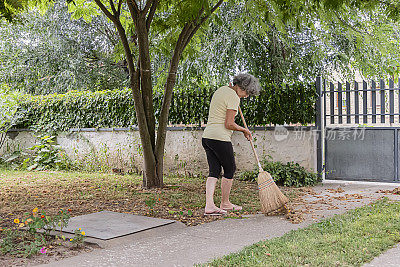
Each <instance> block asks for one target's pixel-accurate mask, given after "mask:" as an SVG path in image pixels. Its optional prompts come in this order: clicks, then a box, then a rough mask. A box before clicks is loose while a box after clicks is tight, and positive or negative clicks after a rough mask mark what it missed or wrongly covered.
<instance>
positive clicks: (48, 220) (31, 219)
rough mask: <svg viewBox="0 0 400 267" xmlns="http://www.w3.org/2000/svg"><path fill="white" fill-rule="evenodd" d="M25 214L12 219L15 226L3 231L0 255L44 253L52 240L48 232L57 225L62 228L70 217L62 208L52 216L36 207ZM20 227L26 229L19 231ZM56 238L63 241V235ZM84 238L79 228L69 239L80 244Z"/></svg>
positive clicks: (23, 255) (25, 255)
mask: <svg viewBox="0 0 400 267" xmlns="http://www.w3.org/2000/svg"><path fill="white" fill-rule="evenodd" d="M25 215H26V218H24V219H21V220H20V219H14V223H15V227H13V228H10V229H5V230H4V231H3V233H2V238H1V240H0V255H6V254H9V255H15V256H19V257H21V256H22V257H31V256H33V255H36V254H38V253H39V252H40V253H46V252H47V248H48V247H49V246H50V245H51V244H52V242H53V241H54V239H53V238H52V237H51V236H50V232H51V231H53V230H55V229H56V228H57V227H59V228H60V229H61V230H62V229H63V228H65V227H66V226H67V225H68V221H69V219H70V218H71V215H70V213H69V212H68V211H64V210H62V209H61V210H59V211H58V213H57V214H56V215H54V216H49V215H46V213H45V212H43V211H39V210H38V209H37V208H35V209H34V210H33V211H32V213H31V214H29V213H26V214H25ZM22 227H26V231H21V229H20V228H22ZM42 232H43V233H42ZM56 239H57V240H64V241H65V236H64V235H58V236H56ZM84 239H85V236H84V232H82V231H81V229H79V230H76V231H75V235H74V237H73V238H72V239H70V241H71V242H72V243H73V244H75V245H80V244H82V243H83V241H84Z"/></svg>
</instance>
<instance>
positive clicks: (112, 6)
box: [108, 0, 117, 17]
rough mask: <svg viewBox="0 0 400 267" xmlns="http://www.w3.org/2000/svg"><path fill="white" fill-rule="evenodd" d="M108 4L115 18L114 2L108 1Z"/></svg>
mask: <svg viewBox="0 0 400 267" xmlns="http://www.w3.org/2000/svg"><path fill="white" fill-rule="evenodd" d="M108 2H109V3H110V6H111V10H112V12H113V13H114V16H115V17H117V10H116V9H115V6H114V1H113V0H108Z"/></svg>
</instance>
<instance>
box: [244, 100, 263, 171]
mask: <svg viewBox="0 0 400 267" xmlns="http://www.w3.org/2000/svg"><path fill="white" fill-rule="evenodd" d="M239 113H240V116H241V117H242V121H243V124H244V127H245V128H246V129H247V130H249V128H248V127H247V124H246V121H245V119H244V116H243V113H242V110H241V109H240V107H239ZM249 131H250V130H249ZM250 136H251V132H250ZM252 139H253V136H251V139H250V144H251V148H252V149H253V153H254V156H255V157H256V160H257V164H258V168H259V170H260V171H263V168H262V167H261V163H260V160H259V159H258V155H257V152H256V149H255V148H254V144H253V140H252Z"/></svg>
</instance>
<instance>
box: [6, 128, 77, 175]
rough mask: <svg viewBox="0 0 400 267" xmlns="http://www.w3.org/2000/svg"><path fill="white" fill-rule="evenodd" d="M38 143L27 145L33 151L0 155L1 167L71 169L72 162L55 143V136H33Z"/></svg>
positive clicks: (29, 169)
mask: <svg viewBox="0 0 400 267" xmlns="http://www.w3.org/2000/svg"><path fill="white" fill-rule="evenodd" d="M35 137H36V138H37V139H38V140H39V143H38V144H36V145H34V146H32V147H29V148H28V149H29V150H32V151H33V153H28V152H25V151H19V150H16V151H14V152H12V153H9V154H7V153H6V154H4V155H2V156H1V157H0V162H1V163H2V165H4V166H3V167H11V168H12V169H21V170H28V171H32V170H37V171H41V170H45V169H47V170H48V169H56V170H61V169H63V170H65V169H72V168H73V167H72V164H71V162H70V160H69V158H67V157H66V156H65V155H64V154H63V153H62V151H61V149H60V146H58V145H56V144H55V140H54V139H55V138H56V137H55V136H50V135H44V136H41V135H39V136H35Z"/></svg>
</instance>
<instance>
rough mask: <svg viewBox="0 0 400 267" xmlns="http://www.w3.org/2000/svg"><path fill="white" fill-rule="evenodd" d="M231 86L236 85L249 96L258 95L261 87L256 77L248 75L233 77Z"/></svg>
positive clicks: (241, 74)
mask: <svg viewBox="0 0 400 267" xmlns="http://www.w3.org/2000/svg"><path fill="white" fill-rule="evenodd" d="M233 85H238V86H239V87H240V88H241V89H242V90H244V91H246V92H247V93H248V94H249V96H253V95H258V94H260V90H261V86H260V82H259V81H258V79H257V78H256V77H254V76H253V75H251V74H248V73H240V74H238V75H236V76H235V77H233Z"/></svg>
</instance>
